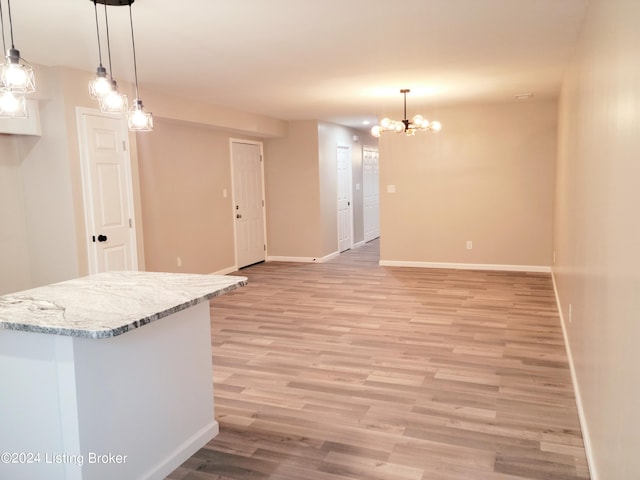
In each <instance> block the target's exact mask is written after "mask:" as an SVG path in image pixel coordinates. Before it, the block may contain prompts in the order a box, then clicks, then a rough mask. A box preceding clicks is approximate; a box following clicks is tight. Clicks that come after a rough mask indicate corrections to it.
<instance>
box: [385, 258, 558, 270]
mask: <svg viewBox="0 0 640 480" xmlns="http://www.w3.org/2000/svg"><path fill="white" fill-rule="evenodd" d="M379 264H380V266H382V267H415V268H452V269H456V270H497V271H506V272H539V273H550V272H551V267H549V266H546V265H495V264H490V263H443V262H406V261H402V260H380V262H379Z"/></svg>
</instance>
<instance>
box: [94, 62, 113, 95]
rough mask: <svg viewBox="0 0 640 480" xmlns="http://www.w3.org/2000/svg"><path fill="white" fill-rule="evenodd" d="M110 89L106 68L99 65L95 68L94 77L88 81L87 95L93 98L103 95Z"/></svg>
mask: <svg viewBox="0 0 640 480" xmlns="http://www.w3.org/2000/svg"><path fill="white" fill-rule="evenodd" d="M110 90H111V82H110V81H109V78H108V77H107V70H106V69H105V68H104V67H103V66H99V67H98V68H97V70H96V77H95V78H94V79H93V80H91V81H90V82H89V95H90V96H91V98H93V99H99V98H102V97H104V96H105V95H106V94H107V93H109V91H110Z"/></svg>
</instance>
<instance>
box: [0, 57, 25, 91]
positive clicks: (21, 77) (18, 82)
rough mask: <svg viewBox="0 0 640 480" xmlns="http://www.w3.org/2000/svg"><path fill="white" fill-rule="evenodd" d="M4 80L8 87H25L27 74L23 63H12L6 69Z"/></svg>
mask: <svg viewBox="0 0 640 480" xmlns="http://www.w3.org/2000/svg"><path fill="white" fill-rule="evenodd" d="M3 80H4V82H3V83H4V84H5V85H6V86H7V88H24V87H25V85H26V84H27V74H26V73H25V71H24V69H23V68H22V66H21V65H18V64H15V63H10V64H9V65H7V67H6V69H5V71H4V79H3Z"/></svg>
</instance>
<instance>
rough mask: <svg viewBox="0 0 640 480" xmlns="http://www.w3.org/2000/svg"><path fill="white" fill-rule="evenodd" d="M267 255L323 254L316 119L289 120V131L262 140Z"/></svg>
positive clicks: (301, 255) (312, 256) (305, 255)
mask: <svg viewBox="0 0 640 480" xmlns="http://www.w3.org/2000/svg"><path fill="white" fill-rule="evenodd" d="M264 162H265V183H266V188H265V190H266V191H265V197H266V204H267V252H268V254H269V256H286V257H308V258H320V257H322V256H323V253H322V252H323V250H322V240H321V238H322V234H321V217H320V182H319V165H318V122H316V121H315V120H310V121H298V122H291V123H290V124H289V134H288V136H286V137H283V138H273V139H267V140H265V143H264Z"/></svg>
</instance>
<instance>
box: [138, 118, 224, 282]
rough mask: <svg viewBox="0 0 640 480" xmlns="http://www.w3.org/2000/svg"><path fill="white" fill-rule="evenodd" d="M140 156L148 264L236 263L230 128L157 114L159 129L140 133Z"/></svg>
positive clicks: (168, 267)
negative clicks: (226, 129)
mask: <svg viewBox="0 0 640 480" xmlns="http://www.w3.org/2000/svg"><path fill="white" fill-rule="evenodd" d="M138 159H139V167H140V191H141V200H142V212H143V217H142V220H143V224H144V234H145V237H144V249H145V256H146V266H147V270H149V271H164V272H190V273H212V272H217V271H220V270H225V269H228V268H230V267H233V266H234V265H235V256H234V237H233V205H232V197H231V192H232V186H231V158H230V143H229V134H227V133H223V132H219V131H215V130H212V129H211V128H206V127H204V126H197V125H192V124H185V123H183V122H175V121H167V120H164V119H160V118H157V119H155V128H154V131H153V132H152V133H150V134H146V135H143V134H140V135H139V137H138ZM225 189H226V191H227V197H226V198H224V196H223V190H225ZM178 257H180V258H181V260H182V266H178V264H177V263H178V262H177V258H178Z"/></svg>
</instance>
